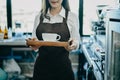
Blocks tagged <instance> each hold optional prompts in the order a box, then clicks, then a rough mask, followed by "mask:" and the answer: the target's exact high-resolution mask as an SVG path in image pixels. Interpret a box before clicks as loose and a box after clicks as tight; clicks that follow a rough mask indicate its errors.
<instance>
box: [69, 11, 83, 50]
mask: <svg viewBox="0 0 120 80" xmlns="http://www.w3.org/2000/svg"><path fill="white" fill-rule="evenodd" d="M68 27H69V31H70V37H71V38H72V39H74V40H75V43H76V44H77V48H76V50H77V49H78V48H79V45H80V42H81V39H80V33H79V18H78V16H77V15H76V14H74V13H71V12H70V13H69V15H68Z"/></svg>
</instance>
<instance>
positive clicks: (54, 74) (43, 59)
mask: <svg viewBox="0 0 120 80" xmlns="http://www.w3.org/2000/svg"><path fill="white" fill-rule="evenodd" d="M40 19H41V20H42V21H41V22H40V23H39V25H38V27H37V29H36V35H37V38H38V39H39V40H43V39H42V33H57V34H59V35H60V36H61V39H60V41H68V40H69V38H70V33H69V29H68V26H67V23H66V19H65V18H63V22H62V23H53V24H51V23H43V19H44V18H40ZM33 80H74V74H73V71H72V67H71V62H70V60H69V52H68V51H67V50H66V49H65V48H64V47H54V46H41V47H40V48H39V56H38V57H37V59H36V62H35V66H34V74H33Z"/></svg>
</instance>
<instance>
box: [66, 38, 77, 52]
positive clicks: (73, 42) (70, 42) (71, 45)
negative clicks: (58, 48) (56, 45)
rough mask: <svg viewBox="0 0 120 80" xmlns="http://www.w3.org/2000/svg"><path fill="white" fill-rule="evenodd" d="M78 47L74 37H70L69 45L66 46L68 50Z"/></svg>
mask: <svg viewBox="0 0 120 80" xmlns="http://www.w3.org/2000/svg"><path fill="white" fill-rule="evenodd" d="M76 48H77V44H76V42H75V40H74V39H70V40H69V41H68V46H67V47H65V49H66V50H68V51H71V50H75V49H76Z"/></svg>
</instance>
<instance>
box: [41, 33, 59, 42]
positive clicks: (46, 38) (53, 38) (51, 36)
mask: <svg viewBox="0 0 120 80" xmlns="http://www.w3.org/2000/svg"><path fill="white" fill-rule="evenodd" d="M42 38H43V40H44V41H58V40H60V38H61V36H60V35H58V34H56V33H42Z"/></svg>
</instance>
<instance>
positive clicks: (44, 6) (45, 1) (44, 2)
mask: <svg viewBox="0 0 120 80" xmlns="http://www.w3.org/2000/svg"><path fill="white" fill-rule="evenodd" d="M62 6H63V7H64V9H65V10H67V11H70V7H69V2H68V0H63V1H62ZM48 8H51V6H50V3H49V0H42V9H41V12H42V14H43V16H46V13H47V11H48Z"/></svg>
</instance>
